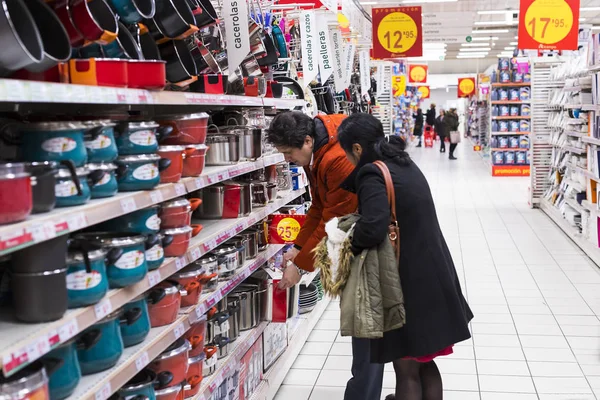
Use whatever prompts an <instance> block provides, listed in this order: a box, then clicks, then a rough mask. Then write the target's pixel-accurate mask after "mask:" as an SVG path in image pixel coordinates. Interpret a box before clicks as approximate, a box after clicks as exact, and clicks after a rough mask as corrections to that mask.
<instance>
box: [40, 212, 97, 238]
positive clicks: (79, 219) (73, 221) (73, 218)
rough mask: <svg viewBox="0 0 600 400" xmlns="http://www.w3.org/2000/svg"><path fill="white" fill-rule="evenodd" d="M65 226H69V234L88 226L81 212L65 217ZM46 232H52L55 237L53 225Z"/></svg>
mask: <svg viewBox="0 0 600 400" xmlns="http://www.w3.org/2000/svg"><path fill="white" fill-rule="evenodd" d="M67 225H69V231H70V232H75V231H78V230H80V229H83V228H85V227H86V226H87V225H88V222H87V217H86V216H85V214H84V213H82V212H80V213H76V214H73V215H70V216H68V217H67ZM48 230H49V231H51V230H54V232H55V233H54V236H56V228H55V227H54V225H53V226H52V227H51V228H48Z"/></svg>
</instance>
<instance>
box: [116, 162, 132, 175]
mask: <svg viewBox="0 0 600 400" xmlns="http://www.w3.org/2000/svg"><path fill="white" fill-rule="evenodd" d="M128 169H129V168H128V167H127V165H125V164H118V165H117V169H116V170H115V175H116V176H117V178H120V177H122V176H123V175H125V174H126V173H127V170H128Z"/></svg>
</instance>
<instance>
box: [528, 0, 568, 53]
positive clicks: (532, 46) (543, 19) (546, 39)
mask: <svg viewBox="0 0 600 400" xmlns="http://www.w3.org/2000/svg"><path fill="white" fill-rule="evenodd" d="M578 36H579V0H521V4H520V8H519V49H520V50H577V42H578Z"/></svg>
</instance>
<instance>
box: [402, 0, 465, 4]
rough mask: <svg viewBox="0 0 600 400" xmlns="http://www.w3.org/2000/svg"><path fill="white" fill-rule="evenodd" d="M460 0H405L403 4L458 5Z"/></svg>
mask: <svg viewBox="0 0 600 400" xmlns="http://www.w3.org/2000/svg"><path fill="white" fill-rule="evenodd" d="M456 2H458V0H404V1H403V2H402V4H411V3H456Z"/></svg>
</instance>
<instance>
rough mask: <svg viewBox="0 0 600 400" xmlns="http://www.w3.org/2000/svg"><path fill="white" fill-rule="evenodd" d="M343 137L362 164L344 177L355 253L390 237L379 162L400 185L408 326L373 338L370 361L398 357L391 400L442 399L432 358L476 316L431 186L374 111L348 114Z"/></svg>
mask: <svg viewBox="0 0 600 400" xmlns="http://www.w3.org/2000/svg"><path fill="white" fill-rule="evenodd" d="M338 137H339V140H340V144H341V146H342V148H343V149H344V151H345V152H346V156H347V157H348V160H350V162H351V163H352V164H354V165H356V168H355V170H354V172H352V174H351V175H350V176H349V177H348V179H346V181H345V182H344V183H343V187H344V188H346V189H348V190H349V191H353V192H356V193H357V195H358V212H359V214H360V216H361V218H360V220H359V221H358V222H357V223H356V225H355V227H354V236H353V238H352V242H351V245H352V252H353V253H354V254H355V255H356V254H359V253H360V252H361V251H362V250H363V249H367V248H372V247H375V246H378V245H379V244H380V243H381V242H382V241H384V240H389V239H388V226H389V224H390V206H389V203H388V197H387V192H386V187H385V181H384V179H383V175H382V173H381V171H380V170H379V168H378V167H376V166H375V165H373V164H372V163H373V162H374V161H376V160H382V161H383V162H384V163H385V164H386V166H387V167H388V169H389V170H390V174H391V178H392V181H393V186H394V190H395V199H396V212H397V218H398V226H399V228H400V246H401V247H400V260H399V265H398V268H399V270H400V284H401V286H402V291H403V293H404V306H405V309H406V324H405V325H404V326H403V327H402V328H400V329H396V330H393V331H390V332H385V333H384V335H383V338H382V339H373V340H370V350H371V362H372V363H381V364H384V363H388V362H393V365H394V370H395V372H396V392H395V397H394V396H391V395H390V396H388V397H387V398H388V399H394V398H395V399H397V400H441V399H442V396H443V389H442V378H441V375H440V371H439V370H438V367H437V366H436V364H435V361H434V359H435V358H436V357H438V356H442V355H448V354H452V351H453V350H452V349H453V345H454V344H456V343H458V342H461V341H463V340H467V339H469V338H470V337H471V334H470V332H469V325H468V324H469V321H470V320H471V319H472V318H473V314H472V313H471V310H470V308H469V306H468V304H467V302H466V300H465V298H464V296H463V294H462V292H461V288H460V285H459V282H458V277H457V274H456V270H455V267H454V263H453V261H452V257H451V255H450V251H449V249H448V246H447V245H446V241H445V239H444V236H443V234H442V231H441V229H440V225H439V222H438V219H437V215H436V210H435V205H434V203H433V198H432V196H431V191H430V189H429V185H428V183H427V180H426V179H425V176H424V175H423V174H422V172H421V170H420V169H419V168H418V167H417V165H416V164H415V163H414V162H413V161H412V160H411V159H410V157H409V156H408V154H407V153H406V152H405V151H404V149H405V146H406V144H405V143H404V141H403V140H402V139H401V138H399V137H397V136H391V137H389V139H386V137H385V135H384V132H383V126H382V124H381V122H380V121H379V120H378V119H377V118H375V117H373V116H372V115H368V114H353V115H351V116H350V117H348V118H346V119H345V120H344V122H342V125H341V126H340V128H339V133H338ZM375 399H376V398H375V397H365V398H364V400H375Z"/></svg>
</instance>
